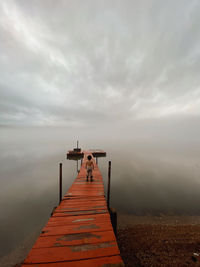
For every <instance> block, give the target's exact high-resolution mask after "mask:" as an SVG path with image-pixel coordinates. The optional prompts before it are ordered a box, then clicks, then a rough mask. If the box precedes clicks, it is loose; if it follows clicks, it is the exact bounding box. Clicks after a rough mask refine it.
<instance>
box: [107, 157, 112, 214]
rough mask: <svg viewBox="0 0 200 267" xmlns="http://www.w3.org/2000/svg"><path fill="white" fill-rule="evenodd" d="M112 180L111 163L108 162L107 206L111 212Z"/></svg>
mask: <svg viewBox="0 0 200 267" xmlns="http://www.w3.org/2000/svg"><path fill="white" fill-rule="evenodd" d="M110 178H111V161H109V162H108V188H107V206H108V210H109V211H110Z"/></svg>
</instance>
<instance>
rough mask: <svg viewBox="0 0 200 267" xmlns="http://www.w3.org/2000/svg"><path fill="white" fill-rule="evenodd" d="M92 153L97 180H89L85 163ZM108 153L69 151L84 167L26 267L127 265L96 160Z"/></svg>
mask: <svg viewBox="0 0 200 267" xmlns="http://www.w3.org/2000/svg"><path fill="white" fill-rule="evenodd" d="M89 154H90V155H92V160H93V162H94V170H93V179H94V181H93V182H87V181H86V169H85V163H86V159H87V156H88V155H89ZM105 155H106V153H105V152H104V151H102V150H88V151H81V150H80V151H73V152H72V153H71V151H69V152H68V154H67V158H68V157H69V158H70V157H72V158H71V159H74V157H80V156H81V158H82V162H81V167H80V171H79V173H78V175H77V177H76V179H75V181H74V183H73V184H72V186H71V187H70V189H69V190H68V192H67V193H66V194H65V196H64V198H63V199H62V201H61V203H60V205H59V206H58V207H57V208H56V209H55V210H54V212H53V214H52V217H51V218H50V219H49V221H48V222H47V224H46V226H45V227H44V228H43V230H42V232H41V234H40V236H39V238H38V239H37V240H36V243H35V245H34V246H33V248H32V250H31V251H30V253H29V254H28V256H27V258H26V259H25V261H24V264H23V265H22V266H23V267H25V266H35V267H36V266H41V267H46V266H49V267H64V266H66V267H80V266H81V267H86V266H88V267H94V266H95V267H105V266H113V267H114V266H116V267H122V266H124V264H123V262H122V259H121V257H120V252H119V249H118V245H117V242H116V237H115V234H114V231H113V227H112V224H111V218H112V215H111V209H109V208H108V207H107V203H106V200H105V193H104V185H103V178H102V175H101V173H100V171H99V168H98V165H97V162H95V160H94V157H96V158H97V157H101V156H105ZM75 160H77V158H76V159H75ZM110 216H111V217H110Z"/></svg>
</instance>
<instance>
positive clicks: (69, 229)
mask: <svg viewBox="0 0 200 267" xmlns="http://www.w3.org/2000/svg"><path fill="white" fill-rule="evenodd" d="M105 230H112V225H111V224H110V223H108V222H105V223H98V224H95V223H90V224H88V225H85V224H83V225H76V226H71V225H61V226H59V227H47V226H45V227H44V228H43V229H42V233H41V235H40V236H49V235H61V234H68V233H71V234H73V233H85V232H89V231H91V232H92V231H105Z"/></svg>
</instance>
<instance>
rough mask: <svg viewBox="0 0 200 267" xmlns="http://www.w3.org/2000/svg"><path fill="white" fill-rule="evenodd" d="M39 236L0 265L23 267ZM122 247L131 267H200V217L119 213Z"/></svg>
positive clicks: (28, 239) (29, 237)
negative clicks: (21, 264) (23, 262)
mask: <svg viewBox="0 0 200 267" xmlns="http://www.w3.org/2000/svg"><path fill="white" fill-rule="evenodd" d="M38 235H39V232H35V233H32V234H31V235H30V236H28V237H27V238H26V240H24V241H23V242H22V244H21V245H20V246H19V247H17V248H16V249H15V250H14V251H12V252H11V253H9V254H8V255H5V256H4V257H3V258H1V259H0V266H1V267H14V266H15V267H17V266H20V263H21V262H22V261H23V260H24V258H25V257H26V255H27V254H28V252H29V250H30V249H31V248H32V246H33V244H34V242H35V240H36V238H37V237H38ZM118 244H119V248H120V251H121V255H122V258H123V260H124V262H125V264H126V266H127V267H136V266H137V267H151V266H152V267H158V266H168V267H182V266H183V267H184V266H200V216H165V215H160V216H134V215H129V214H118ZM198 255H199V256H198Z"/></svg>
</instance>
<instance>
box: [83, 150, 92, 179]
mask: <svg viewBox="0 0 200 267" xmlns="http://www.w3.org/2000/svg"><path fill="white" fill-rule="evenodd" d="M85 168H86V169H87V182H88V178H89V177H90V181H91V182H92V181H93V175H92V171H93V169H94V163H93V161H92V157H91V155H89V156H88V157H87V161H86V164H85Z"/></svg>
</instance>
